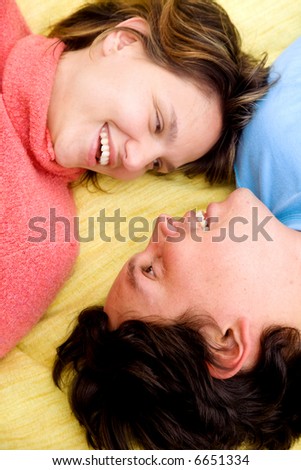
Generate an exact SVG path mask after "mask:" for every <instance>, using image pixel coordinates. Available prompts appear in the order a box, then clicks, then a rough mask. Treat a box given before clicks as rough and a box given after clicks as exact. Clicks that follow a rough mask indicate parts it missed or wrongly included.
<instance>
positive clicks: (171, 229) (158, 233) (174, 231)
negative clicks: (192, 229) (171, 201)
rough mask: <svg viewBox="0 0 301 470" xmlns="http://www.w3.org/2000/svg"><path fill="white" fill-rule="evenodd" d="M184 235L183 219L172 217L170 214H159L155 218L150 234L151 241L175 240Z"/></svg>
mask: <svg viewBox="0 0 301 470" xmlns="http://www.w3.org/2000/svg"><path fill="white" fill-rule="evenodd" d="M183 236H185V230H184V226H183V221H181V219H180V220H177V219H173V218H172V217H171V216H170V215H167V214H161V215H160V216H159V217H158V218H157V220H156V225H155V228H154V231H153V235H152V241H153V242H156V241H157V242H159V241H162V240H163V241H172V240H173V241H175V240H179V239H180V237H182V238H183Z"/></svg>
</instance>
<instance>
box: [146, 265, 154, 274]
mask: <svg viewBox="0 0 301 470" xmlns="http://www.w3.org/2000/svg"><path fill="white" fill-rule="evenodd" d="M143 271H144V272H145V273H146V274H150V275H151V276H155V273H154V270H153V267H152V265H149V266H146V267H145V268H143Z"/></svg>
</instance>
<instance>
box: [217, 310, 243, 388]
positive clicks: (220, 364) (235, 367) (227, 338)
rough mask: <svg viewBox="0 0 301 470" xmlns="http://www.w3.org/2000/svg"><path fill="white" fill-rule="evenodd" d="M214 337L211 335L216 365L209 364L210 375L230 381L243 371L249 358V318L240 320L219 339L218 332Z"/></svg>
mask: <svg viewBox="0 0 301 470" xmlns="http://www.w3.org/2000/svg"><path fill="white" fill-rule="evenodd" d="M219 331H220V330H219ZM212 333H213V330H212ZM212 336H213V335H212ZM212 336H211V338H210V333H209V342H210V343H211V344H212V345H213V348H212V349H211V352H212V354H213V357H214V364H211V363H208V369H209V372H210V375H211V376H212V377H214V378H217V379H229V378H230V377H233V376H234V375H235V374H237V372H239V371H240V370H241V369H242V367H243V366H244V365H245V363H246V361H247V359H248V357H249V354H250V335H249V321H248V319H247V318H239V319H237V321H236V322H235V324H234V325H232V327H231V328H228V329H227V330H226V331H225V333H224V334H221V335H220V337H219V338H217V336H216V331H215V334H214V338H213V337H212Z"/></svg>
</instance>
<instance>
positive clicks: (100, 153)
mask: <svg viewBox="0 0 301 470" xmlns="http://www.w3.org/2000/svg"><path fill="white" fill-rule="evenodd" d="M110 154H111V153H110V146H109V136H108V129H107V124H104V126H103V127H102V128H101V130H100V134H99V148H98V150H97V153H96V161H97V162H98V164H99V165H102V166H107V165H108V164H109V162H110Z"/></svg>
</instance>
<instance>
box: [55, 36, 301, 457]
mask: <svg viewBox="0 0 301 470" xmlns="http://www.w3.org/2000/svg"><path fill="white" fill-rule="evenodd" d="M300 53H301V40H300V39H299V40H297V41H296V42H295V43H293V44H292V45H291V46H290V47H289V48H288V49H287V50H286V51H285V52H284V53H283V54H282V55H281V56H280V58H279V59H278V60H277V61H276V63H275V64H274V66H273V67H272V70H271V72H270V80H272V81H275V80H276V83H275V84H274V85H273V86H272V87H271V88H270V90H269V92H268V93H267V95H266V96H265V98H264V99H262V100H261V101H260V103H259V104H258V106H257V109H256V112H255V114H254V117H253V118H252V120H251V121H250V123H249V124H248V125H247V126H246V128H245V130H244V132H243V134H242V138H241V141H240V144H239V147H238V154H237V159H236V163H235V173H236V181H237V186H238V187H239V188H238V189H237V190H236V191H234V192H233V193H232V194H230V196H229V197H228V198H227V199H226V200H225V201H223V202H220V203H212V204H210V205H209V206H208V208H207V209H206V211H205V214H203V215H204V217H205V220H206V222H205V223H204V221H200V218H202V216H203V215H202V214H198V213H195V212H193V211H189V212H187V213H186V214H185V215H184V216H183V218H181V219H173V218H172V217H170V216H169V215H165V214H162V215H161V216H160V217H159V218H158V221H157V225H156V227H155V230H154V233H153V236H152V238H151V239H150V242H149V244H148V246H147V248H146V249H145V250H144V251H143V252H141V253H137V254H135V255H134V256H133V257H132V258H131V259H130V260H129V261H128V262H127V263H126V264H125V266H124V267H123V268H122V270H121V272H120V273H119V275H118V277H117V279H116V280H115V282H114V283H113V286H112V288H111V290H110V292H109V294H108V297H107V299H106V302H105V304H104V306H101V307H91V308H88V309H86V310H84V311H83V312H82V313H81V314H80V315H79V318H78V322H77V325H76V326H75V328H74V330H73V332H72V333H71V334H70V336H69V338H68V339H67V340H66V342H65V343H64V344H62V345H61V346H60V347H59V348H58V351H57V359H56V363H55V366H54V372H53V375H54V380H55V382H56V384H57V385H63V384H64V383H65V379H67V383H68V386H69V390H70V395H69V397H70V404H71V407H72V410H73V412H74V414H75V416H76V418H77V419H78V421H79V422H80V423H81V425H82V426H84V428H85V429H86V433H87V439H88V442H89V444H90V445H91V446H92V447H94V448H99V449H130V448H137V447H143V448H146V449H231V448H237V447H240V446H242V445H244V446H247V447H250V448H255V449H265V448H267V449H287V448H289V447H290V446H291V445H292V444H293V442H294V440H296V439H297V438H298V437H300V435H301V405H300V392H301V343H300V330H301V309H300V305H301V290H300V280H301V236H300V232H299V231H300V230H301V192H300V181H301V165H300V155H301V153H300V149H301V132H300V119H299V116H300V111H301V93H300V87H301V82H300V72H301V62H300V57H301V54H300ZM246 188H248V189H246ZM66 372H68V374H67V375H65V374H66Z"/></svg>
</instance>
